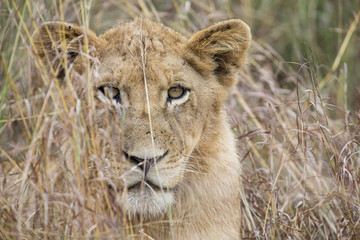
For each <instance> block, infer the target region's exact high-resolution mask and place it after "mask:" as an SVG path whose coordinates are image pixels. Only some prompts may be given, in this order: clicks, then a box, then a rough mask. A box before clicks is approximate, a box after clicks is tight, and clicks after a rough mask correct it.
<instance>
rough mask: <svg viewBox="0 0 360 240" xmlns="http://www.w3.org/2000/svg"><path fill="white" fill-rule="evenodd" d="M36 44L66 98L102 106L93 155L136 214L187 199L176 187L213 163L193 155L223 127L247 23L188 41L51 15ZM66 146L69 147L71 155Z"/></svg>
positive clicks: (161, 31)
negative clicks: (92, 26)
mask: <svg viewBox="0 0 360 240" xmlns="http://www.w3.org/2000/svg"><path fill="white" fill-rule="evenodd" d="M33 41H34V49H35V51H34V52H35V53H36V54H37V55H38V56H39V57H40V58H39V59H42V62H43V63H47V65H48V66H50V68H51V71H50V73H51V74H52V75H53V76H56V77H57V79H59V82H62V83H61V84H62V86H69V85H71V88H70V89H75V90H74V91H70V90H68V92H65V93H64V94H65V99H68V98H69V99H70V98H76V99H80V100H81V102H82V103H83V105H82V106H84V107H85V108H86V107H88V106H89V104H90V103H91V104H93V105H92V106H95V107H94V109H95V114H94V115H95V117H94V122H95V124H94V125H93V126H96V136H97V137H96V139H97V142H96V145H97V152H96V154H95V158H94V162H96V164H97V166H98V169H100V170H101V172H102V174H103V176H104V178H105V180H106V182H107V183H108V184H109V185H111V186H112V187H113V188H114V189H119V190H120V191H123V193H124V195H126V199H127V201H126V202H127V209H128V211H129V212H130V213H132V214H138V213H143V214H145V215H148V216H153V215H157V214H161V213H163V212H164V211H165V210H166V209H167V207H168V206H169V205H171V204H173V203H174V202H175V201H176V199H177V197H181V196H177V194H179V189H178V188H179V186H181V184H182V183H184V181H185V180H187V181H189V179H186V178H187V173H188V172H198V173H199V174H201V173H204V172H206V171H207V168H209V167H211V163H207V162H206V161H203V162H198V161H197V160H196V158H194V156H193V153H194V150H197V151H198V152H200V153H201V152H202V151H205V150H204V149H199V148H200V143H201V141H209V139H208V138H207V136H209V133H210V132H214V131H221V129H219V128H218V127H217V121H218V116H219V114H221V112H222V103H223V102H224V100H225V99H226V96H227V90H228V89H229V88H230V87H231V86H232V85H233V83H234V79H235V73H236V72H237V70H239V68H240V67H241V66H242V65H243V63H244V61H245V59H246V50H247V49H248V47H249V42H250V30H249V28H248V26H247V25H246V24H245V23H243V22H242V21H240V20H228V21H223V22H219V23H217V24H214V25H212V26H210V27H208V28H206V29H203V30H201V31H199V32H197V33H195V34H194V35H193V36H192V37H191V38H190V39H186V38H185V37H183V36H181V35H180V34H178V33H176V32H175V31H173V30H171V29H169V28H167V27H165V26H163V25H161V24H158V23H154V22H151V21H148V20H143V19H137V20H135V21H133V22H130V23H127V24H122V25H119V26H117V27H115V28H113V29H110V30H108V31H107V32H105V33H104V34H103V35H100V36H96V35H95V34H94V33H93V32H91V31H87V30H86V29H84V28H81V27H79V26H76V25H73V24H67V23H60V22H49V23H44V24H42V25H41V27H40V28H39V30H38V31H36V32H35V33H34V35H33ZM89 66H90V67H89ZM84 76H86V77H85V78H84ZM69 92H71V94H70V93H69ZM74 95H75V96H74ZM90 109H91V107H90ZM89 111H90V110H89ZM210 140H211V139H210ZM64 146H65V145H64ZM69 151H70V150H69V149H63V154H64V156H65V157H66V156H71V154H67V153H68V152H69ZM67 158H69V157H67ZM69 161H72V160H69V159H66V162H67V167H68V168H71V163H68V162H69ZM70 170H71V169H70ZM190 181H191V179H190Z"/></svg>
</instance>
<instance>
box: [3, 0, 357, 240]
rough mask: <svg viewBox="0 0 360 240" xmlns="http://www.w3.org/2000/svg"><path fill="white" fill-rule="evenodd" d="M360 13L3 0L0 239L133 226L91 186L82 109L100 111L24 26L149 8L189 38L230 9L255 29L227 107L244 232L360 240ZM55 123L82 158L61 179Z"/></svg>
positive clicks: (102, 18) (285, 5) (308, 4)
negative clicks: (50, 69) (35, 49)
mask: <svg viewBox="0 0 360 240" xmlns="http://www.w3.org/2000/svg"><path fill="white" fill-rule="evenodd" d="M359 10H360V3H358V2H357V3H356V1H350V0H348V1H347V0H345V1H338V2H337V3H332V1H311V0H306V1H296V2H290V1H285V0H275V1H271V2H270V1H250V0H244V1H242V2H241V3H238V2H237V1H230V0H202V1H181V0H173V1H166V3H163V2H162V1H158V0H153V1H151V0H138V1H135V0H134V1H127V0H120V1H115V0H114V1H106V3H105V2H103V1H95V0H94V1H86V0H82V1H72V0H63V1H58V2H57V1H28V0H21V1H20V0H17V1H15V0H7V1H2V2H0V27H1V28H0V29H1V36H0V49H1V55H0V57H1V58H0V60H1V67H0V87H1V92H0V154H1V155H0V160H1V161H2V164H1V165H0V166H1V168H0V178H2V182H3V185H1V186H0V192H1V194H0V238H2V239H13V238H14V239H15V238H21V239H24V238H27V239H35V238H39V239H40V238H41V239H46V238H49V239H54V238H56V239H58V238H59V239H60V238H64V239H65V238H70V237H71V238H72V239H77V238H79V239H82V238H101V239H104V238H110V239H114V238H124V236H126V235H129V234H131V233H132V232H131V231H132V227H131V225H130V223H129V222H128V221H127V219H126V217H125V216H124V215H123V214H122V210H121V209H119V208H118V205H117V204H114V203H115V202H117V201H118V200H119V199H116V198H114V196H112V195H109V194H108V193H107V192H104V191H102V189H103V182H101V181H95V182H91V184H89V181H93V180H92V179H93V178H91V177H90V176H89V175H90V173H89V172H88V171H86V169H87V168H86V167H83V166H86V162H87V161H89V159H91V156H92V154H93V153H94V152H96V146H94V145H93V143H94V141H93V140H94V135H96V133H93V132H92V131H87V127H89V126H90V127H91V121H90V123H89V122H87V121H86V120H85V119H88V118H87V117H88V116H91V114H93V113H92V112H91V111H88V108H82V107H81V105H79V103H77V102H76V101H75V100H74V102H73V103H70V104H69V105H67V106H65V107H64V99H62V98H61V97H60V98H57V97H56V92H58V83H57V82H56V81H50V77H49V76H47V71H45V70H44V69H43V67H42V66H41V64H40V63H39V61H38V59H37V58H36V56H34V55H33V54H31V51H30V49H31V44H32V43H31V40H30V35H31V33H32V32H33V30H34V29H35V28H36V26H39V24H40V23H41V22H44V21H49V20H61V21H62V20H66V21H67V22H74V23H78V24H80V25H84V26H86V27H90V28H91V29H93V30H95V31H96V32H97V33H101V32H103V31H104V30H105V29H107V28H109V27H111V26H114V25H116V24H118V23H119V22H121V21H123V20H124V19H131V18H133V17H136V16H144V17H147V18H151V19H154V20H157V21H161V22H164V23H165V24H166V25H169V26H171V27H173V28H175V29H176V30H177V31H179V32H181V33H183V34H185V35H187V36H189V35H190V34H191V33H192V32H194V31H196V30H198V29H200V28H202V27H205V26H206V25H208V24H209V23H212V22H214V21H217V20H220V19H226V18H241V19H243V20H245V21H246V22H248V23H249V25H250V26H251V27H252V31H253V35H254V41H253V44H252V49H251V53H250V57H249V64H248V65H247V67H246V69H245V70H244V71H242V72H241V74H240V76H239V82H238V84H237V87H235V88H233V89H232V91H231V93H230V99H229V101H228V104H227V109H228V112H229V115H231V117H232V120H233V121H232V122H233V127H234V134H236V136H237V137H238V146H239V155H240V158H241V161H242V163H243V169H244V174H243V176H242V181H243V195H242V200H243V204H242V225H241V231H242V237H243V238H245V239H246V238H250V239H254V238H259V239H262V238H265V239H268V238H269V239H270V238H271V239H285V238H291V239H337V238H339V239H359V238H360V217H359V216H360V192H359V187H360V186H359V183H360V166H359V165H360V136H359V134H360V131H359V130H360V129H359V128H360V112H359V108H360V104H359V102H360V99H359V88H360V85H359V83H358V76H359V75H360V69H359V68H358V62H359V61H360V49H359V48H358V43H359V40H360V39H359V36H360V31H359V29H360V28H359V23H358V22H359V17H360V11H359ZM34 65H35V66H36V67H34ZM50 82H51V83H50ZM60 95H61V94H60ZM59 109H64V110H59ZM90 119H91V117H90ZM58 122H61V123H62V125H63V126H64V129H63V130H65V131H66V132H67V133H69V135H70V136H71V138H72V140H73V145H74V149H75V153H76V160H77V161H76V163H77V165H76V168H77V171H76V173H77V174H76V176H67V178H68V182H67V184H66V185H62V186H58V185H57V184H56V178H58V177H63V176H57V175H56V173H57V172H56V171H53V172H51V171H50V170H49V167H50V166H49V159H50V158H52V157H53V156H51V155H50V153H49V149H50V148H51V144H50V143H51V139H52V137H53V136H52V134H56V133H57V131H56V128H57V124H58ZM90 129H91V128H90ZM44 136H45V138H44ZM54 144H55V145H56V144H57V143H56V142H55V143H54ZM19 162H22V163H23V164H22V165H21V167H18V166H19V165H18V163H19ZM10 168H16V169H17V172H19V174H20V175H19V176H21V177H22V178H24V179H28V181H26V182H27V184H23V185H22V186H21V188H20V189H21V192H20V193H16V194H17V196H18V198H19V199H18V202H9V200H10V199H11V197H10V196H9V194H10V193H9V192H11V191H8V189H7V187H5V185H6V184H4V181H5V180H6V181H11V177H12V176H9V175H8V170H9V169H10ZM49 172H51V174H49ZM65 174H66V172H65ZM64 192H66V194H64ZM29 193H36V194H37V196H38V201H36V202H32V199H30V198H27V196H29ZM12 194H13V193H12ZM29 204H34V205H36V207H37V209H38V211H37V212H36V213H35V216H36V219H37V220H36V221H37V222H36V223H32V221H31V218H33V217H34V216H31V217H30V218H29V219H28V216H27V214H28V211H27V207H28V205H29ZM34 218H35V217H34ZM33 224H35V225H36V226H38V227H37V228H34V225H33ZM119 226H121V227H119ZM138 234H141V233H138ZM145 239H146V238H145Z"/></svg>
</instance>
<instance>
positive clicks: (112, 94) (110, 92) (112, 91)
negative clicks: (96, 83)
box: [99, 86, 121, 103]
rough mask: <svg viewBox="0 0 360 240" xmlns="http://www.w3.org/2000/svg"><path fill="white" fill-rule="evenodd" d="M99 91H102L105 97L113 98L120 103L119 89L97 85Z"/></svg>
mask: <svg viewBox="0 0 360 240" xmlns="http://www.w3.org/2000/svg"><path fill="white" fill-rule="evenodd" d="M99 90H100V92H102V93H103V94H104V95H105V96H106V97H107V98H109V99H114V100H116V101H117V102H118V103H121V98H120V90H119V89H118V88H115V87H106V86H104V87H99Z"/></svg>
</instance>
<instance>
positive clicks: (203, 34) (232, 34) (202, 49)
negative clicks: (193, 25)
mask: <svg viewBox="0 0 360 240" xmlns="http://www.w3.org/2000/svg"><path fill="white" fill-rule="evenodd" d="M250 41H251V33H250V28H249V27H248V25H247V24H246V23H244V22H243V21H241V20H237V19H233V20H227V21H222V22H219V23H216V24H214V25H212V26H210V27H208V28H205V29H203V30H201V31H199V32H196V33H195V34H194V35H193V36H192V37H191V38H190V39H189V40H188V42H187V45H186V48H187V49H188V50H189V51H190V52H191V55H192V54H195V55H196V56H197V57H198V58H199V61H194V60H190V61H191V62H192V64H194V65H197V66H195V67H196V68H197V69H198V70H199V71H200V72H201V71H203V72H207V71H212V72H213V73H214V74H215V75H216V76H217V78H218V80H219V82H220V83H221V84H222V85H223V86H224V87H225V88H230V87H231V86H232V85H233V84H234V81H235V79H234V76H235V73H236V72H237V70H239V69H240V68H241V66H242V65H243V64H244V62H245V61H246V52H247V49H248V48H249V46H250ZM206 66H211V68H210V69H209V68H208V67H206ZM206 68H208V69H206Z"/></svg>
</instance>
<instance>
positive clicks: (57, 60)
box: [32, 22, 101, 78]
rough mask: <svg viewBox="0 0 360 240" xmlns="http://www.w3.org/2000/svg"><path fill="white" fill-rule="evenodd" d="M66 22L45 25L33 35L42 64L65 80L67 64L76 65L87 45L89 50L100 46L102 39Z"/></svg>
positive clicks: (35, 48) (35, 50) (34, 47)
mask: <svg viewBox="0 0 360 240" xmlns="http://www.w3.org/2000/svg"><path fill="white" fill-rule="evenodd" d="M84 33H85V31H84V29H83V28H81V27H80V26H77V25H74V24H69V23H64V22H46V23H43V24H42V25H41V26H40V27H39V29H38V30H37V31H35V32H34V33H33V35H32V40H33V43H34V45H33V50H34V52H35V54H36V55H37V56H38V57H40V58H41V60H42V62H43V63H45V64H47V65H49V66H50V67H52V68H53V69H54V71H55V76H56V77H58V78H63V77H64V75H65V71H64V69H65V63H67V65H69V64H71V63H74V62H75V61H76V59H77V58H78V57H79V56H80V55H81V53H82V52H83V50H84V46H85V45H86V43H87V44H88V46H89V49H91V48H92V47H95V49H96V47H97V46H99V45H100V42H101V39H100V38H98V37H97V36H96V35H95V33H93V32H92V31H90V30H89V31H87V32H86V33H87V35H86V36H85V34H84Z"/></svg>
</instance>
